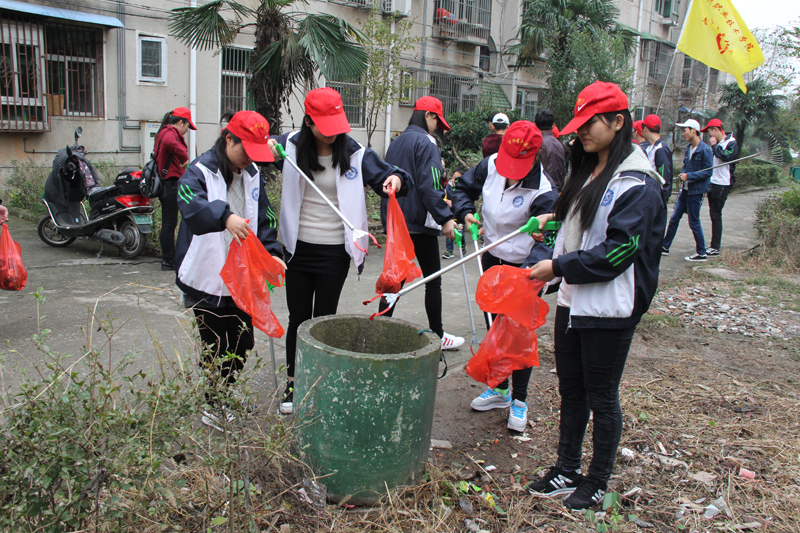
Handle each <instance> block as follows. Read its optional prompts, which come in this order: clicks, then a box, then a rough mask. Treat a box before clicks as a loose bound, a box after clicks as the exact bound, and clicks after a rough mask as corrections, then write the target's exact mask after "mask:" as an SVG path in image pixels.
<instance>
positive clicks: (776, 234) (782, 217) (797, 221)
mask: <svg viewBox="0 0 800 533" xmlns="http://www.w3.org/2000/svg"><path fill="white" fill-rule="evenodd" d="M755 219H756V221H755V229H756V233H757V234H758V237H759V240H760V242H761V246H762V248H763V250H762V251H763V253H764V254H766V255H768V256H770V257H772V258H773V260H774V261H775V262H777V263H779V264H782V265H786V266H790V267H793V268H797V267H800V187H792V188H791V189H790V190H788V191H785V192H783V193H780V194H777V195H773V196H770V197H769V198H766V199H764V200H762V201H761V202H760V203H759V204H758V206H757V207H756V212H755Z"/></svg>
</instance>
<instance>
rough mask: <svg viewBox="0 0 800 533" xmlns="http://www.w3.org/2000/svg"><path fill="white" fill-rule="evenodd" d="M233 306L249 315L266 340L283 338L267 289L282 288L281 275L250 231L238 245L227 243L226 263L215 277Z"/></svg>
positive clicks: (282, 277) (270, 257)
mask: <svg viewBox="0 0 800 533" xmlns="http://www.w3.org/2000/svg"><path fill="white" fill-rule="evenodd" d="M219 275H220V276H222V281H224V282H225V285H226V286H227V287H228V290H229V291H230V293H231V297H232V298H233V301H234V302H236V305H237V306H238V307H239V309H241V310H242V311H244V312H245V313H247V314H248V315H250V317H251V318H252V319H253V326H255V327H257V328H258V329H260V330H261V331H263V332H264V333H266V334H267V335H268V336H270V337H273V338H279V337H281V336H283V333H284V331H283V328H282V327H281V325H280V322H278V319H277V318H276V317H275V314H274V313H273V312H272V309H271V308H270V305H271V302H270V297H269V288H268V287H267V283H269V284H270V285H272V286H274V287H282V286H283V279H284V271H283V267H282V266H281V264H280V263H278V261H277V260H276V259H275V258H274V257H272V256H271V255H269V252H267V250H265V249H264V245H263V244H261V241H259V240H258V237H256V234H255V233H253V232H252V231H251V232H250V233H248V234H247V238H245V239H244V241H242V244H241V245H239V244H236V241H233V242H232V243H231V247H230V250H229V251H228V259H227V260H226V261H225V266H223V267H222V270H221V271H220V273H219Z"/></svg>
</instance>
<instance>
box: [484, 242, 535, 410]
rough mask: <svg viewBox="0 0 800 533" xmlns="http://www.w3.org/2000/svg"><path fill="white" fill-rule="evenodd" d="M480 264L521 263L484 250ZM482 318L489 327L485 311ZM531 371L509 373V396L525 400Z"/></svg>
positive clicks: (488, 265)
mask: <svg viewBox="0 0 800 533" xmlns="http://www.w3.org/2000/svg"><path fill="white" fill-rule="evenodd" d="M481 265H482V266H483V271H484V272H486V271H487V270H489V269H490V268H492V267H493V266H497V265H509V266H513V267H520V266H521V265H522V263H509V262H508V261H503V260H502V259H499V258H497V257H495V256H493V255H492V252H486V253H485V254H483V255H481ZM496 318H497V315H496V314H494V313H492V320H493V321H494V320H495V319H496ZM483 320H484V321H485V322H486V329H489V318H488V317H487V316H486V313H483ZM532 372H533V368H532V367H531V368H523V369H520V370H514V372H512V374H511V384H512V385H511V387H512V389H511V398H512V399H514V400H519V401H521V402H525V401H526V400H527V398H528V383H530V381H531V373H532ZM497 388H498V389H507V388H508V380H505V381H503V382H502V383H501V384H500V385H498V386H497Z"/></svg>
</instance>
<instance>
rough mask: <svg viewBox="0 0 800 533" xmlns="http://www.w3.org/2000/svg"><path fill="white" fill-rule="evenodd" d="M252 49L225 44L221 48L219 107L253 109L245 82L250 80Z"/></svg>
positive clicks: (228, 109) (240, 109)
mask: <svg viewBox="0 0 800 533" xmlns="http://www.w3.org/2000/svg"><path fill="white" fill-rule="evenodd" d="M252 53H253V51H252V50H251V49H249V48H238V47H236V46H225V47H223V48H222V76H221V80H220V81H221V87H220V96H221V100H220V109H221V110H222V113H225V112H226V111H233V112H234V113H235V112H237V111H243V110H245V109H250V110H252V109H253V107H254V106H253V102H252V100H251V99H250V98H249V93H248V91H247V84H248V82H249V81H250V68H249V67H250V55H251V54H252Z"/></svg>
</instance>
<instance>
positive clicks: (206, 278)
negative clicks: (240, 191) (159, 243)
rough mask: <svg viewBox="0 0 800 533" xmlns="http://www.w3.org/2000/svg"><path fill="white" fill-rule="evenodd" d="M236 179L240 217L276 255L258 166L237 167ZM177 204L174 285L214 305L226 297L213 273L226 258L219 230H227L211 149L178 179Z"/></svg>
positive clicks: (224, 195) (224, 192) (224, 198)
mask: <svg viewBox="0 0 800 533" xmlns="http://www.w3.org/2000/svg"><path fill="white" fill-rule="evenodd" d="M242 179H243V180H244V191H245V212H244V214H240V216H241V217H242V218H246V219H249V220H250V222H249V225H250V229H251V230H252V231H253V232H254V233H255V234H256V236H257V237H258V240H260V241H261V244H263V245H264V248H265V249H266V250H267V251H268V252H269V253H270V255H274V256H276V257H282V254H281V247H280V244H279V243H278V240H277V238H278V232H277V229H276V228H277V225H278V218H277V217H276V216H275V213H274V212H273V211H272V207H270V205H269V199H268V198H267V194H266V192H265V191H264V182H263V181H262V180H261V176H260V175H259V172H258V167H256V166H255V165H254V164H251V165H250V166H249V167H247V168H246V169H244V170H242ZM178 209H179V210H180V212H181V227H180V230H179V231H178V239H177V241H176V243H175V271H176V284H177V285H178V287H179V288H180V289H181V290H182V291H183V292H184V293H186V294H188V295H189V296H191V297H192V298H193V299H195V300H201V301H205V302H207V303H208V304H210V305H212V306H220V305H221V302H222V298H223V297H225V296H230V293H229V292H228V290H227V287H225V283H224V282H223V281H222V278H221V277H220V275H219V272H220V270H222V267H223V265H224V264H225V260H226V259H227V256H226V252H227V250H226V247H225V237H224V235H223V233H222V232H224V231H227V230H226V229H225V223H226V222H227V221H228V217H229V216H231V214H232V211H231V208H230V206H229V205H228V188H227V185H226V184H225V179H224V178H223V177H222V173H221V172H220V171H219V162H218V160H217V155H216V153H215V151H214V149H213V148H212V149H211V150H209V151H207V152H206V153H204V154H203V155H201V156H200V157H198V158H197V159H195V160H194V161H193V162H192V164H191V165H189V168H187V169H186V172H184V174H183V176H181V178H180V180H179V181H178Z"/></svg>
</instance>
